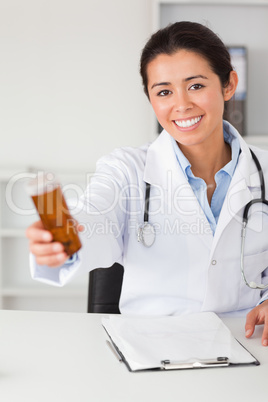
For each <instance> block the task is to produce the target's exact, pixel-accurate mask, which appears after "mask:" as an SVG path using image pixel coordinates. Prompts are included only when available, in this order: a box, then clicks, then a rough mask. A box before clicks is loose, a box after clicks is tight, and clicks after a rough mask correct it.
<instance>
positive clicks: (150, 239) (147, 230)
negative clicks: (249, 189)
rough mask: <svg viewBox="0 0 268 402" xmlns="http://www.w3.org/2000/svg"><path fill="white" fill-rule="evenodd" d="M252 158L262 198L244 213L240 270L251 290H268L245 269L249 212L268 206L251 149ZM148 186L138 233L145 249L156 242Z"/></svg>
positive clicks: (253, 202)
mask: <svg viewBox="0 0 268 402" xmlns="http://www.w3.org/2000/svg"><path fill="white" fill-rule="evenodd" d="M250 152H251V155H252V158H253V160H254V162H255V164H256V167H257V169H258V173H259V179H260V186H261V197H260V198H256V199H254V200H251V201H249V202H248V203H247V204H246V206H245V209H244V212H243V219H242V231H241V238H242V240H241V254H240V268H241V274H242V277H243V280H244V282H245V284H246V285H247V286H248V287H250V288H251V289H262V290H263V289H266V288H268V285H263V284H260V285H257V284H256V283H255V282H248V281H247V279H246V276H245V269H244V248H245V237H246V227H247V224H248V215H249V210H250V207H251V206H252V205H254V204H257V203H261V204H265V205H268V201H267V200H266V199H265V184H264V177H263V171H262V168H261V165H260V162H259V160H258V158H257V156H256V155H255V154H254V152H253V151H252V150H251V149H250ZM145 184H146V190H145V202H144V217H143V223H142V224H141V225H140V226H139V227H138V233H137V240H138V242H140V243H142V244H143V245H144V246H145V247H151V246H152V245H153V244H154V242H155V237H156V234H155V229H154V227H153V225H152V224H150V223H149V205H150V189H151V186H150V184H149V183H145Z"/></svg>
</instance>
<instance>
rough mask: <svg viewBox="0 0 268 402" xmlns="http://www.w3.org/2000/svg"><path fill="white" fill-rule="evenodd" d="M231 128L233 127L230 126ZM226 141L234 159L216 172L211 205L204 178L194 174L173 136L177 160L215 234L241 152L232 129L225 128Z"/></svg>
mask: <svg viewBox="0 0 268 402" xmlns="http://www.w3.org/2000/svg"><path fill="white" fill-rule="evenodd" d="M230 128H231V127H230ZM223 135H224V141H225V142H227V143H228V144H230V146H231V150H232V159H231V161H230V162H229V163H227V165H225V166H224V167H223V168H222V169H221V170H219V171H218V172H217V173H216V174H215V182H216V189H215V191H214V193H213V196H212V199H211V205H209V203H208V198H207V185H206V183H205V181H204V180H203V179H201V178H200V177H196V176H194V174H193V172H192V170H191V164H190V162H189V161H188V159H187V158H186V157H185V156H184V154H183V153H182V151H181V150H180V148H179V147H178V145H177V143H176V141H175V140H174V139H173V138H172V141H173V147H174V151H175V154H176V157H177V160H178V162H179V164H180V166H181V169H182V171H183V172H184V174H185V176H186V178H187V180H188V182H189V184H190V186H191V187H192V189H193V192H194V194H195V196H196V198H197V200H198V202H199V204H200V206H201V208H202V210H203V211H204V214H205V215H206V218H207V220H208V222H209V224H210V227H211V230H212V232H213V234H214V233H215V230H216V226H217V223H218V219H219V216H220V212H221V209H222V205H223V202H224V199H225V196H226V194H227V190H228V187H229V185H230V183H231V180H232V177H233V174H234V171H235V168H236V165H237V162H238V158H239V152H240V143H239V139H238V138H237V136H235V135H234V134H233V133H232V132H231V130H230V131H229V130H227V129H225V125H224V130H223Z"/></svg>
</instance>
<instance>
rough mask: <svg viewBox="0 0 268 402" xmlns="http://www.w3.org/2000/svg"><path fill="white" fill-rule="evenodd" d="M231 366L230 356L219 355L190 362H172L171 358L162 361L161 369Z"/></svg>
mask: <svg viewBox="0 0 268 402" xmlns="http://www.w3.org/2000/svg"><path fill="white" fill-rule="evenodd" d="M227 366H229V359H228V357H217V358H216V359H206V360H197V359H196V360H193V361H190V362H171V361H170V360H162V361H161V370H179V369H188V368H208V367H227Z"/></svg>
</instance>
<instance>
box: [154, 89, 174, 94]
mask: <svg viewBox="0 0 268 402" xmlns="http://www.w3.org/2000/svg"><path fill="white" fill-rule="evenodd" d="M169 94H171V91H169V90H168V89H163V90H162V91H160V92H158V93H157V96H167V95H169Z"/></svg>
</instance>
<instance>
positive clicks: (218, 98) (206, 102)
mask: <svg viewBox="0 0 268 402" xmlns="http://www.w3.org/2000/svg"><path fill="white" fill-rule="evenodd" d="M200 106H201V104H200ZM201 107H203V108H204V110H207V111H211V112H215V113H216V112H220V113H223V110H224V99H223V96H222V94H221V93H215V92H211V93H208V94H207V96H206V97H204V98H203V100H202V106H201Z"/></svg>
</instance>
